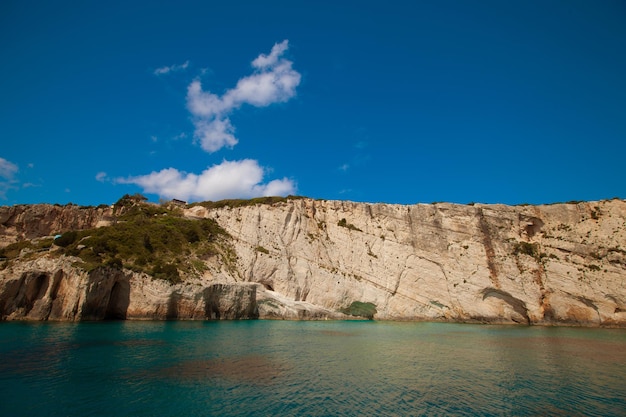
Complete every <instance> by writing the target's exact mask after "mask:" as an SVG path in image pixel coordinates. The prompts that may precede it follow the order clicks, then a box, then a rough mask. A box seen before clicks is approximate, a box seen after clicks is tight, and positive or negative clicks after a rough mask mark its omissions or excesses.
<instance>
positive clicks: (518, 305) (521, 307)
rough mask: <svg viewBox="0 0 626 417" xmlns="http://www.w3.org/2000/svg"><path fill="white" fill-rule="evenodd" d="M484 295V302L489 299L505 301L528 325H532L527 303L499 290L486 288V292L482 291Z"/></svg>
mask: <svg viewBox="0 0 626 417" xmlns="http://www.w3.org/2000/svg"><path fill="white" fill-rule="evenodd" d="M482 294H483V300H486V299H487V298H489V297H493V298H497V299H499V300H502V301H504V302H505V303H507V304H508V305H510V306H511V307H512V308H513V311H515V312H516V313H517V314H519V315H520V316H522V317H523V318H524V320H525V321H526V323H528V324H530V318H529V317H528V309H527V308H526V303H525V302H524V301H522V300H520V299H519V298H515V297H513V296H512V295H511V294H509V293H508V292H506V291H502V290H500V289H497V288H485V289H484V290H482Z"/></svg>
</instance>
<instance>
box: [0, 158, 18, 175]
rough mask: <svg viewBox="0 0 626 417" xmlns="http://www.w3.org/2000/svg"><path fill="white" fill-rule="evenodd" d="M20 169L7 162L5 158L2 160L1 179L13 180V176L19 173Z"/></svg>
mask: <svg viewBox="0 0 626 417" xmlns="http://www.w3.org/2000/svg"><path fill="white" fill-rule="evenodd" d="M17 171H18V167H17V165H15V164H14V163H13V162H11V161H7V160H6V159H4V158H0V177H1V178H4V179H7V180H12V179H13V176H14V175H15V174H16V173H17Z"/></svg>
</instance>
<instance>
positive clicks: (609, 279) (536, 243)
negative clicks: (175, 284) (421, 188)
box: [187, 199, 626, 325]
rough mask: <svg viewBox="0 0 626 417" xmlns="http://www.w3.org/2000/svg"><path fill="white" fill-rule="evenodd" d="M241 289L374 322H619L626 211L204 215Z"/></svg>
mask: <svg viewBox="0 0 626 417" xmlns="http://www.w3.org/2000/svg"><path fill="white" fill-rule="evenodd" d="M187 214H188V215H189V216H196V217H211V218H214V219H215V220H216V221H218V222H219V224H220V225H221V226H222V227H224V228H225V229H226V230H227V231H228V232H229V233H230V234H231V235H232V236H233V243H234V245H235V248H236V252H237V254H238V256H239V259H238V262H237V272H238V276H237V277H235V279H237V280H238V281H246V282H257V283H260V284H262V285H263V286H264V287H265V288H267V289H268V290H271V291H274V292H276V293H279V294H281V295H282V296H283V297H286V298H288V299H292V300H294V301H304V302H307V303H310V304H313V305H316V306H320V307H323V308H326V309H328V310H331V311H333V310H334V311H336V310H338V309H341V308H346V307H348V306H349V305H350V304H351V303H352V302H353V301H360V302H368V303H373V304H374V305H375V306H376V310H377V313H376V315H375V318H377V319H401V320H453V321H486V322H503V323H509V322H516V323H544V324H551V323H561V324H585V325H624V324H625V323H626V290H625V287H624V279H625V278H626V203H625V202H624V201H622V200H617V199H615V200H610V201H602V202H588V203H578V204H556V205H544V206H515V207H510V206H504V205H482V204H476V205H473V206H470V205H456V204H428V205H421V204H420V205H413V206H403V205H388V204H363V203H351V202H345V201H315V200H310V199H302V200H290V201H287V202H283V203H278V204H275V205H261V204H259V205H255V206H248V207H240V208H222V209H219V210H207V209H204V208H202V207H193V208H191V209H189V210H187Z"/></svg>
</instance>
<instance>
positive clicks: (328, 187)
mask: <svg viewBox="0 0 626 417" xmlns="http://www.w3.org/2000/svg"><path fill="white" fill-rule="evenodd" d="M0 56H1V62H2V64H1V65H0V205H12V204H23V203H39V202H48V203H60V204H65V203H68V202H72V203H75V204H80V205H97V204H101V203H104V204H109V203H113V202H115V201H117V200H118V199H119V198H120V197H121V196H122V195H124V194H127V193H129V194H134V193H136V192H139V193H142V194H144V195H145V196H147V197H148V198H149V199H150V200H151V201H158V200H159V199H171V198H179V199H183V200H187V201H202V200H218V199H222V198H249V197H254V196H260V195H267V194H280V195H286V194H297V195H304V196H308V197H312V198H322V199H341V200H352V201H365V202H387V203H401V204H413V203H418V202H424V203H428V202H434V201H447V202H456V203H468V202H483V203H506V204H521V203H531V204H540V203H551V202H558V201H569V200H598V199H604V198H612V197H616V196H617V197H622V198H624V197H626V169H625V168H624V166H625V164H624V159H625V157H626V2H624V1H610V0H603V1H575V0H565V1H550V0H548V1H482V0H476V1H466V0H461V1H452V0H450V1H446V0H442V1H417V0H416V1H394V0H390V1H384V2H382V1H364V0H361V1H315V2H312V1H310V2H299V1H263V2H260V1H236V0H235V1H219V2H218V1H106V2H103V1H64V0H60V1H54V2H53V1H29V0H19V1H14V0H4V1H2V2H0Z"/></svg>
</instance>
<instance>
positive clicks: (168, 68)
mask: <svg viewBox="0 0 626 417" xmlns="http://www.w3.org/2000/svg"><path fill="white" fill-rule="evenodd" d="M187 67H189V61H185V62H184V63H182V64H179V65H170V66H165V67H161V68H157V69H155V70H154V75H164V74H169V73H170V72H176V71H182V70H185V69H187Z"/></svg>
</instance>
